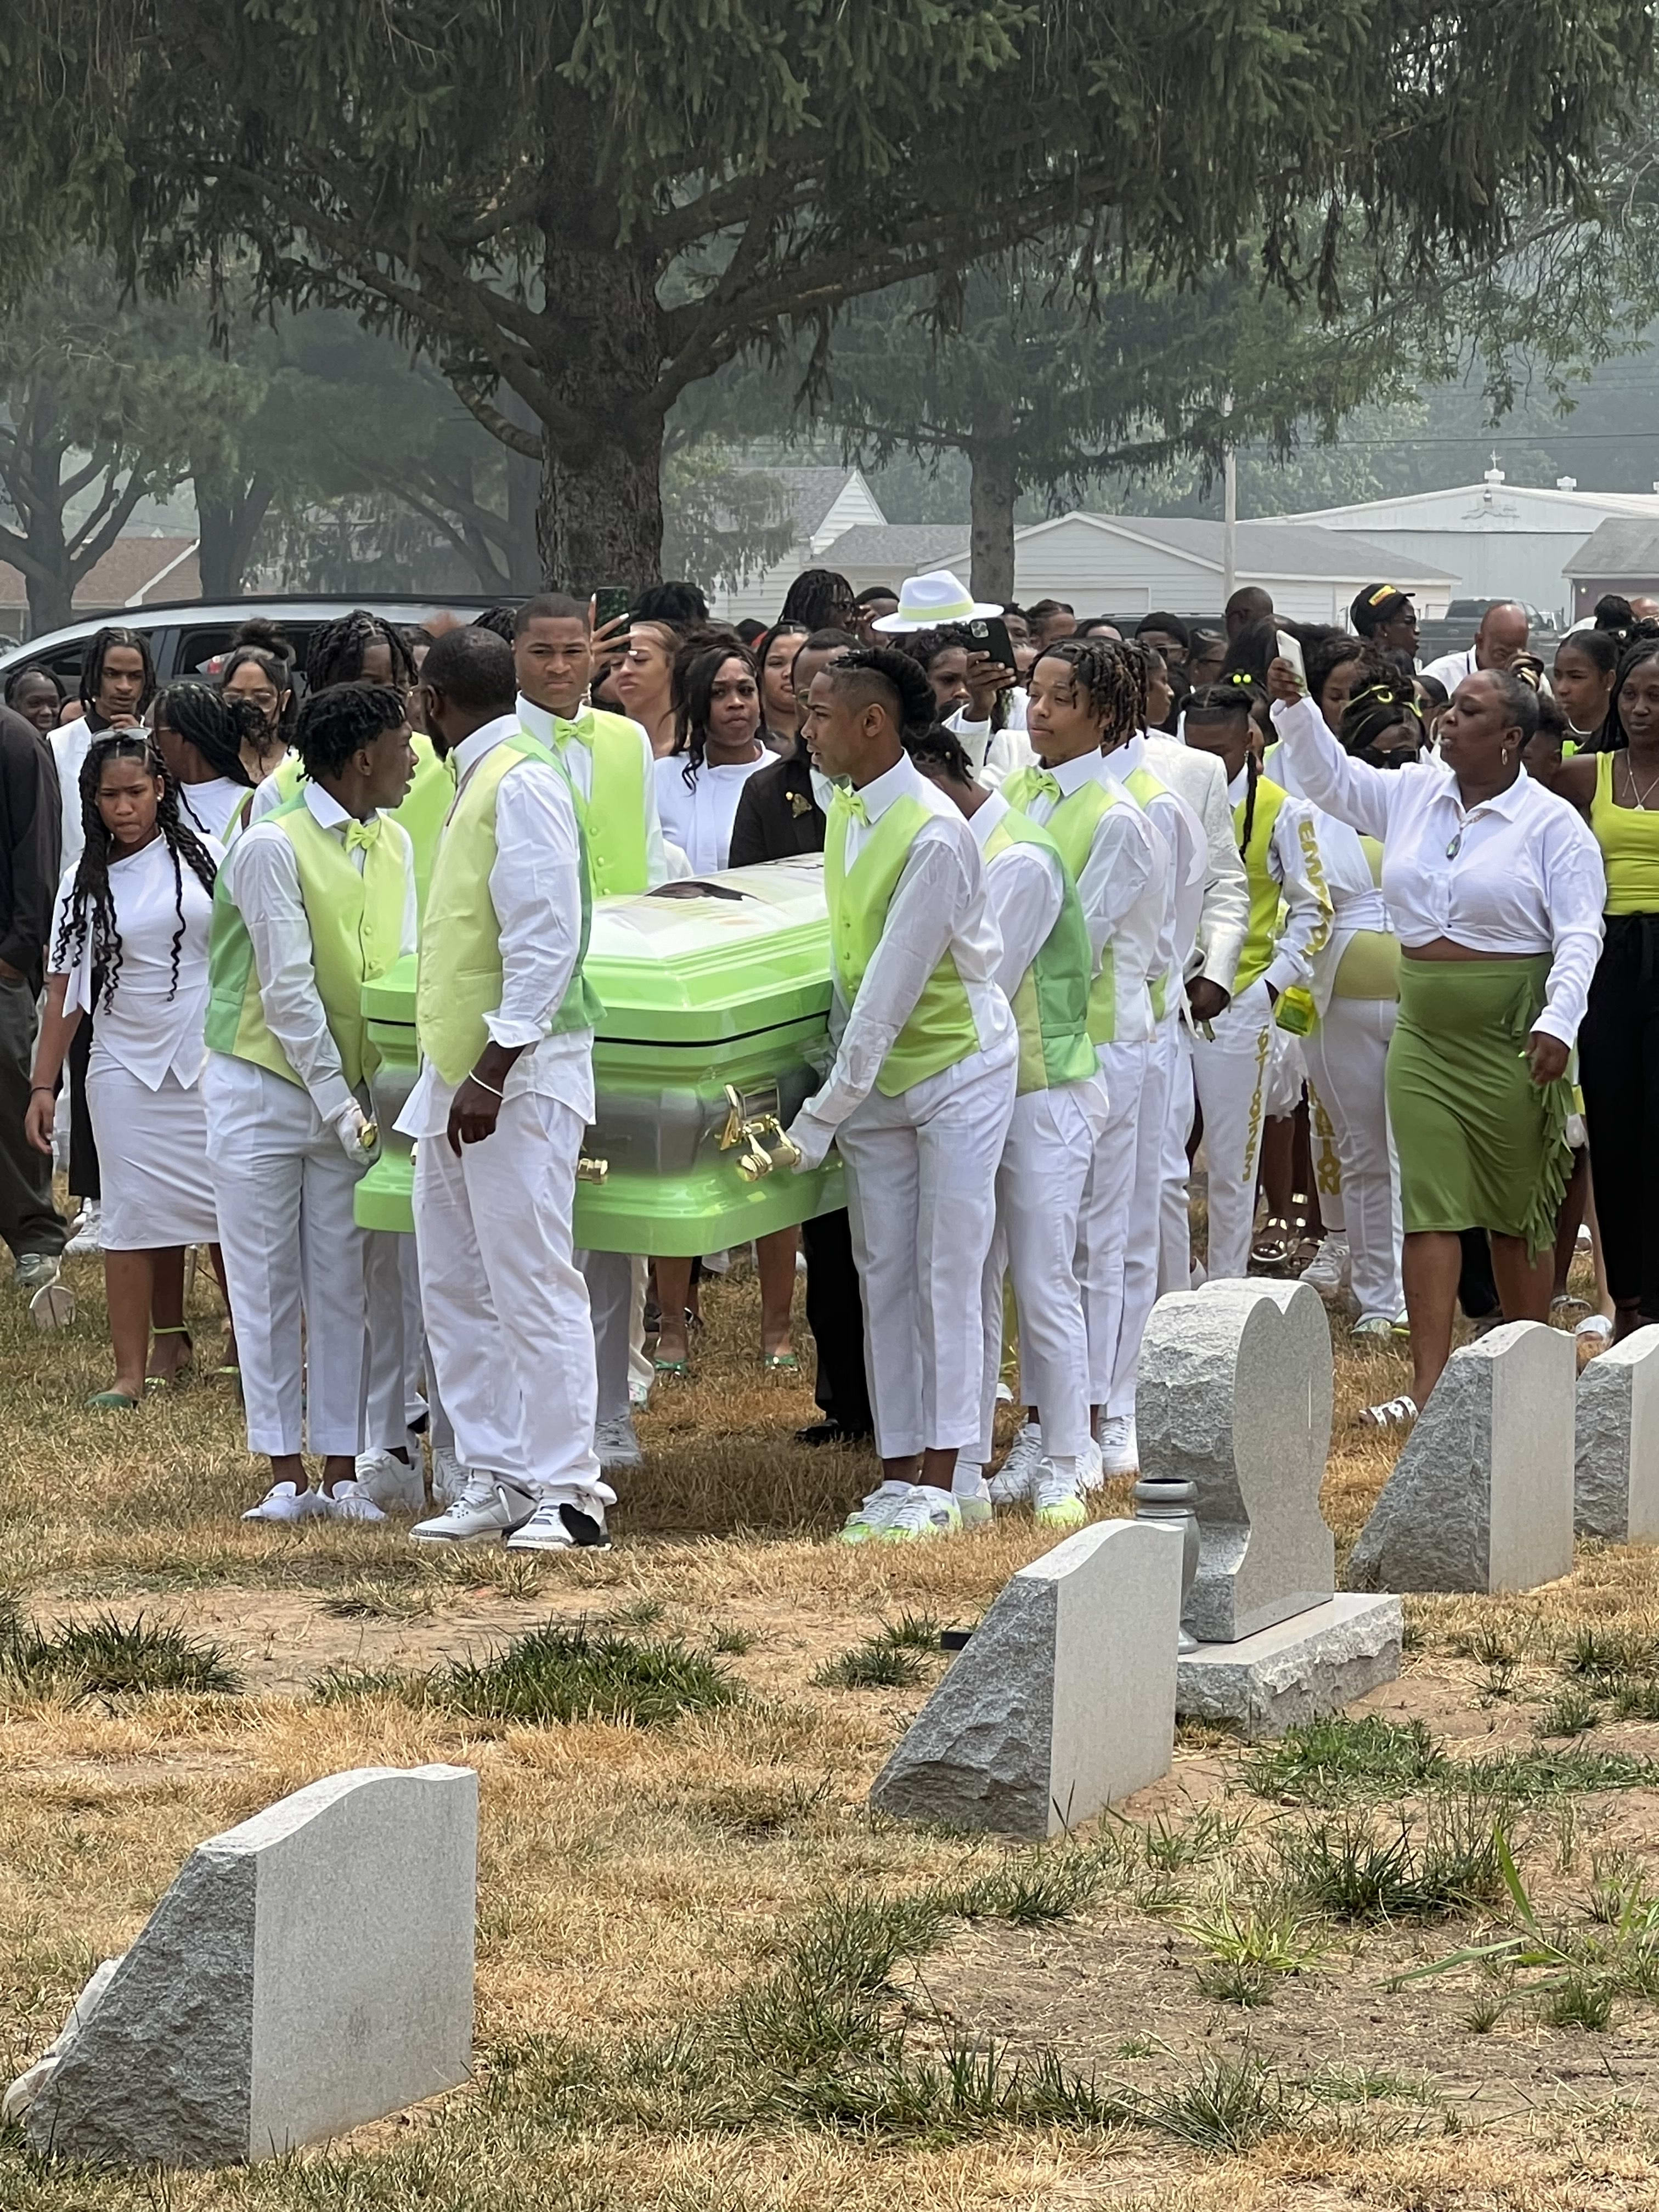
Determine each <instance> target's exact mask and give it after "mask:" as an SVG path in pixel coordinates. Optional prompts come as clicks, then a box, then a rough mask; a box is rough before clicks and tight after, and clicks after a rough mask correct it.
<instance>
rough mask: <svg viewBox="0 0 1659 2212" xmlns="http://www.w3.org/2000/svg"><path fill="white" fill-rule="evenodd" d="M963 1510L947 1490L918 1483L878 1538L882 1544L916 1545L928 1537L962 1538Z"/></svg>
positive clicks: (900, 1501)
mask: <svg viewBox="0 0 1659 2212" xmlns="http://www.w3.org/2000/svg"><path fill="white" fill-rule="evenodd" d="M961 1534H962V1508H961V1507H960V1506H959V1505H958V1504H957V1501H956V1499H955V1498H952V1497H951V1493H950V1492H949V1491H948V1490H935V1489H933V1487H932V1486H930V1485H928V1484H927V1483H924V1482H918V1483H915V1484H914V1485H913V1486H912V1487H911V1488H910V1490H909V1491H908V1492H907V1494H906V1495H905V1496H904V1497H902V1498H900V1500H899V1505H898V1511H897V1512H896V1513H895V1514H894V1515H893V1516H892V1518H891V1519H890V1521H889V1522H888V1523H887V1526H886V1527H885V1528H884V1529H883V1530H882V1531H881V1533H880V1534H879V1536H878V1538H877V1540H876V1541H877V1542H878V1543H882V1544H915V1543H920V1542H921V1541H922V1540H923V1539H924V1538H926V1537H929V1536H959V1535H961Z"/></svg>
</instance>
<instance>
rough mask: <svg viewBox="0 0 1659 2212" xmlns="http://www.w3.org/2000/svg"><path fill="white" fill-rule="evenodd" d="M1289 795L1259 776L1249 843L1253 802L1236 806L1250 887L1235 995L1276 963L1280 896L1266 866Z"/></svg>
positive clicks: (1235, 823)
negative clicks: (1247, 921)
mask: <svg viewBox="0 0 1659 2212" xmlns="http://www.w3.org/2000/svg"><path fill="white" fill-rule="evenodd" d="M1287 796H1288V794H1287V793H1286V792H1285V789H1284V787H1283V786H1282V785H1280V784H1277V783H1274V782H1273V780H1272V778H1271V777H1269V776H1265V775H1261V776H1258V777H1257V778H1256V784H1255V819H1254V820H1253V821H1252V823H1251V824H1250V836H1249V842H1248V843H1246V842H1245V840H1244V815H1245V810H1246V809H1247V808H1248V807H1249V803H1250V802H1249V798H1248V797H1246V798H1243V799H1240V800H1239V802H1238V804H1237V806H1235V807H1234V809H1233V834H1234V836H1237V839H1238V841H1239V847H1238V849H1239V852H1240V854H1242V855H1243V861H1244V876H1245V880H1246V881H1247V882H1248V884H1249V889H1250V926H1249V929H1248V930H1247V931H1246V932H1245V935H1244V950H1243V952H1241V953H1240V954H1239V956H1238V974H1237V976H1236V977H1235V978H1234V980H1233V996H1234V997H1235V998H1237V996H1238V994H1240V992H1241V991H1248V990H1249V987H1250V986H1251V984H1252V983H1254V982H1255V981H1256V979H1257V977H1258V976H1261V975H1266V974H1267V970H1268V969H1269V968H1270V967H1271V966H1272V964H1273V946H1274V945H1276V944H1277V943H1278V941H1279V900H1280V895H1279V883H1278V879H1277V878H1276V877H1275V876H1274V875H1273V872H1272V870H1271V869H1270V868H1269V867H1268V866H1267V848H1268V847H1269V845H1270V844H1271V843H1272V842H1273V824H1274V823H1275V822H1277V821H1278V819H1279V808H1280V807H1281V806H1283V805H1284V804H1285V799H1286V797H1287Z"/></svg>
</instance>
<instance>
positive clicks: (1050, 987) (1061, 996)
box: [985, 807, 1096, 1092]
mask: <svg viewBox="0 0 1659 2212" xmlns="http://www.w3.org/2000/svg"><path fill="white" fill-rule="evenodd" d="M1014 845H1040V846H1041V847H1042V850H1043V851H1044V852H1045V853H1052V854H1054V857H1055V859H1056V860H1059V859H1060V848H1059V847H1058V846H1057V845H1056V844H1055V842H1054V839H1053V838H1052V837H1051V836H1049V835H1048V831H1047V830H1046V829H1039V827H1038V826H1037V824H1036V823H1035V822H1030V821H1028V820H1027V819H1026V817H1024V815H1023V814H1019V813H1017V812H1016V811H1014V809H1013V808H1012V807H1010V808H1009V810H1008V811H1007V813H1006V814H1005V815H1004V816H1003V817H1002V819H1001V821H1000V822H999V823H998V824H997V826H996V828H995V829H994V830H992V832H991V834H990V836H988V837H987V839H986V841H985V865H986V866H987V869H988V868H989V867H990V866H991V864H992V862H993V861H994V860H995V859H996V857H997V855H998V854H999V853H1006V851H1008V849H1009V848H1010V847H1012V846H1014ZM1060 881H1061V885H1062V889H1061V893H1060V913H1059V915H1057V916H1056V918H1055V921H1054V927H1053V928H1052V929H1051V930H1050V931H1049V932H1048V936H1047V937H1046V938H1045V939H1043V941H1042V944H1041V945H1039V946H1038V948H1037V955H1036V959H1035V960H1033V961H1032V963H1031V964H1030V967H1029V968H1028V969H1026V970H1025V973H1024V975H1022V976H1021V977H1020V979H1019V984H1018V988H1017V989H1016V990H1015V992H1014V994H1013V997H1012V999H1011V1000H1010V1001H1009V1004H1010V1006H1012V1008H1013V1015H1014V1026H1015V1027H1016V1029H1018V1031H1019V1077H1018V1082H1017V1083H1016V1084H1015V1086H1014V1088H1015V1091H1016V1092H1020V1091H1052V1090H1054V1088H1056V1086H1057V1085H1060V1084H1062V1083H1080V1082H1081V1081H1082V1080H1083V1079H1084V1078H1085V1076H1089V1075H1092V1074H1093V1073H1094V1072H1095V1064H1096V1063H1095V1048H1094V1047H1093V1045H1092V1044H1091V1042H1089V971H1090V969H1091V968H1092V966H1093V965H1094V959H1093V955H1092V954H1091V951H1090V949H1089V927H1088V924H1087V923H1086V922H1085V921H1084V919H1083V902H1082V900H1081V899H1079V896H1078V895H1077V885H1076V884H1074V883H1073V881H1072V878H1071V877H1070V876H1069V875H1068V874H1067V873H1066V863H1065V861H1064V860H1060Z"/></svg>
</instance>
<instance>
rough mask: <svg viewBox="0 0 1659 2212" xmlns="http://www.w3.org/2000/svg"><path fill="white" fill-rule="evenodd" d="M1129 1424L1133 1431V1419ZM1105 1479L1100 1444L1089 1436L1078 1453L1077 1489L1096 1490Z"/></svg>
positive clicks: (1104, 1465)
mask: <svg viewBox="0 0 1659 2212" xmlns="http://www.w3.org/2000/svg"><path fill="white" fill-rule="evenodd" d="M1129 1426H1130V1429H1131V1431H1133V1427H1134V1424H1133V1421H1132V1422H1131V1423H1130V1425H1129ZM1105 1480H1106V1462H1105V1461H1104V1459H1103V1457H1102V1455H1101V1449H1100V1446H1099V1445H1098V1444H1097V1443H1096V1442H1095V1440H1094V1438H1093V1437H1090V1439H1089V1441H1088V1443H1086V1444H1085V1446H1084V1448H1083V1449H1082V1450H1081V1451H1080V1452H1079V1454H1078V1462H1077V1486H1078V1488H1079V1490H1081V1491H1085V1492H1087V1491H1091V1490H1098V1489H1099V1488H1100V1486H1101V1484H1102V1483H1103V1482H1104V1481H1105Z"/></svg>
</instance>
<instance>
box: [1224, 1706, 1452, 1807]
mask: <svg viewBox="0 0 1659 2212" xmlns="http://www.w3.org/2000/svg"><path fill="white" fill-rule="evenodd" d="M1448 1768H1449V1761H1448V1759H1447V1757H1446V1753H1445V1752H1444V1750H1443V1748H1442V1747H1441V1746H1440V1744H1439V1743H1438V1742H1437V1741H1436V1739H1435V1738H1434V1737H1433V1736H1432V1735H1431V1734H1430V1732H1429V1730H1428V1729H1427V1728H1426V1727H1425V1725H1424V1723H1422V1722H1421V1721H1416V1720H1413V1721H1386V1720H1383V1719H1382V1718H1380V1717H1378V1716H1377V1715H1376V1714H1375V1713H1364V1714H1362V1715H1361V1716H1360V1717H1359V1718H1358V1720H1350V1719H1348V1718H1347V1717H1346V1716H1345V1715H1342V1714H1340V1713H1339V1714H1335V1715H1334V1716H1333V1717H1331V1718H1329V1719H1328V1720H1321V1721H1309V1722H1306V1723H1304V1724H1303V1725H1301V1726H1299V1727H1297V1728H1291V1729H1286V1730H1285V1734H1284V1735H1282V1736H1280V1737H1279V1740H1278V1741H1277V1742H1274V1743H1270V1744H1267V1745H1265V1746H1264V1747H1262V1748H1261V1750H1260V1751H1258V1752H1256V1753H1254V1754H1253V1756H1252V1757H1251V1758H1249V1759H1247V1760H1246V1762H1245V1765H1244V1769H1243V1783H1244V1786H1245V1788H1246V1789H1248V1790H1253V1791H1254V1792H1255V1795H1256V1796H1258V1797H1267V1798H1273V1799H1275V1800H1277V1801H1278V1802H1280V1803H1289V1804H1302V1805H1328V1804H1329V1803H1331V1802H1332V1801H1333V1800H1334V1799H1337V1798H1343V1797H1371V1798H1376V1797H1389V1796H1396V1795H1398V1794H1399V1793H1401V1792H1402V1791H1415V1790H1423V1789H1425V1788H1427V1787H1428V1786H1429V1785H1431V1784H1433V1783H1436V1782H1438V1781H1440V1780H1442V1779H1443V1778H1444V1776H1445V1775H1446V1773H1447V1771H1448Z"/></svg>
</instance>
